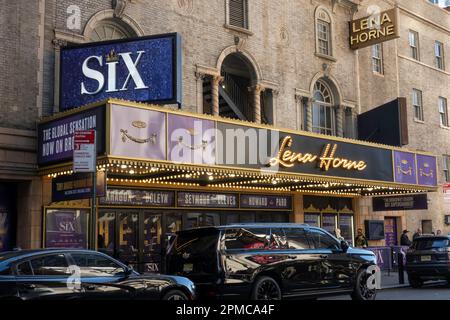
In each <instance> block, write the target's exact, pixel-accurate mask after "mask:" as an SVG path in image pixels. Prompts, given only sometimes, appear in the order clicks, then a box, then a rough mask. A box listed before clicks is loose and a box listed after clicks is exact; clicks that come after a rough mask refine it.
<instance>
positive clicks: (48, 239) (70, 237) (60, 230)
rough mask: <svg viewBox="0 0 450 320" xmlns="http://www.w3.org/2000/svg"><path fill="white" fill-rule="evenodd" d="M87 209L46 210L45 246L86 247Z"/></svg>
mask: <svg viewBox="0 0 450 320" xmlns="http://www.w3.org/2000/svg"><path fill="white" fill-rule="evenodd" d="M88 217H89V210H77V209H64V210H59V209H58V210H56V209H55V210H50V209H49V210H47V212H46V217H45V218H46V220H45V226H46V229H45V247H46V248H72V249H86V248H87V244H88Z"/></svg>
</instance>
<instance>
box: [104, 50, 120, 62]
mask: <svg viewBox="0 0 450 320" xmlns="http://www.w3.org/2000/svg"><path fill="white" fill-rule="evenodd" d="M117 61H119V56H118V55H117V53H116V51H115V50H114V49H111V51H110V52H109V53H108V54H107V55H106V62H117Z"/></svg>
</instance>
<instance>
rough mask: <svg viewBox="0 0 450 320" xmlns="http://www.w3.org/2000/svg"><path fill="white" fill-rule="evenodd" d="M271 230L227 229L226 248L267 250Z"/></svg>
mask: <svg viewBox="0 0 450 320" xmlns="http://www.w3.org/2000/svg"><path fill="white" fill-rule="evenodd" d="M269 235H270V233H269V230H268V229H266V228H262V229H261V228H251V229H247V228H235V229H227V230H226V232H225V236H224V246H225V249H227V250H233V249H247V250H256V249H265V248H266V247H267V244H268V239H267V238H268V236H269Z"/></svg>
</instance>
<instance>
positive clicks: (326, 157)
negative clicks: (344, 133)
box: [270, 136, 367, 171]
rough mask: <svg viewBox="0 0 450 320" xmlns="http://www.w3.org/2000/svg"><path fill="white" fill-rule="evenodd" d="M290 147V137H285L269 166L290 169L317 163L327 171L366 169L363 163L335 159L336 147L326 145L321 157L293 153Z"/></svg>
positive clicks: (335, 145) (334, 145)
mask: <svg viewBox="0 0 450 320" xmlns="http://www.w3.org/2000/svg"><path fill="white" fill-rule="evenodd" d="M291 146H292V137H290V136H287V137H285V138H284V140H283V142H282V143H281V148H280V151H279V152H278V155H277V156H276V157H275V158H272V159H271V160H270V166H276V165H278V164H279V165H281V166H282V167H284V168H292V167H293V166H294V165H295V164H302V163H303V164H305V163H313V162H318V163H319V168H320V169H322V170H324V171H328V170H330V168H334V169H336V168H342V169H346V170H357V171H363V170H365V169H366V168H367V164H366V162H365V161H352V160H348V159H344V158H338V157H336V152H337V148H338V145H337V144H333V146H332V145H331V144H327V145H326V146H325V148H324V150H323V153H322V156H318V155H312V154H310V153H295V152H293V151H291V150H289V148H290V147H291Z"/></svg>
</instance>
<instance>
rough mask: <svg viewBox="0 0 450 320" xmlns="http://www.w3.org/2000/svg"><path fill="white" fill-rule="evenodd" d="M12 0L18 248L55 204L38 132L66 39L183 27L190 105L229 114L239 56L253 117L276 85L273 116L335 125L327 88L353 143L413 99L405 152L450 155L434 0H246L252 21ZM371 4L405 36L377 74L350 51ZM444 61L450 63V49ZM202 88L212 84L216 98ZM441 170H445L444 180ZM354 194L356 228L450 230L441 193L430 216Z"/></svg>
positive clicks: (1, 83) (185, 10) (4, 165)
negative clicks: (39, 163) (375, 207)
mask: <svg viewBox="0 0 450 320" xmlns="http://www.w3.org/2000/svg"><path fill="white" fill-rule="evenodd" d="M3 2H4V4H3V6H2V8H3V9H4V10H2V12H0V17H1V18H2V19H1V20H0V21H1V25H0V27H1V28H0V34H1V39H2V43H1V44H0V53H1V54H0V67H1V70H2V72H1V73H0V105H1V106H2V109H1V113H0V128H1V129H0V164H1V167H0V174H1V175H0V179H2V181H4V184H5V185H9V184H10V183H13V185H14V188H16V190H17V197H16V203H15V207H16V209H15V210H16V212H17V215H18V219H17V220H16V221H19V226H18V227H17V228H16V229H17V235H16V238H17V242H16V244H17V245H19V246H22V247H39V246H41V225H42V206H44V205H47V204H48V203H44V202H46V201H43V199H42V198H43V196H42V191H41V190H42V188H43V184H44V183H48V181H47V182H45V181H44V182H42V180H41V179H40V178H39V177H37V175H36V174H37V173H36V160H35V149H36V146H35V143H36V142H35V140H36V133H35V132H36V131H35V128H36V123H37V121H38V120H39V119H40V118H42V117H44V116H48V115H52V114H53V113H55V112H58V111H59V103H58V100H59V83H58V81H59V80H58V75H59V71H60V70H59V61H58V58H59V52H60V48H61V47H62V46H65V45H67V44H79V43H86V42H91V41H100V40H111V39H116V38H125V37H139V36H144V35H151V34H162V33H170V32H178V33H180V34H181V36H182V39H183V47H182V54H183V104H182V109H183V110H186V111H191V112H198V113H203V112H209V113H213V114H220V110H219V94H218V92H219V89H220V88H219V86H220V85H221V83H222V82H221V81H223V72H222V70H223V66H224V64H225V61H226V60H227V58H228V57H229V56H230V55H235V56H236V57H239V58H240V61H241V62H243V63H244V64H245V65H246V66H247V68H248V70H249V72H248V78H249V79H248V80H249V85H248V87H249V92H250V99H252V101H253V107H254V110H253V111H252V112H253V114H252V115H251V116H252V118H251V120H253V121H256V122H261V121H264V120H263V119H262V118H264V117H263V115H262V113H264V110H261V108H264V107H263V106H262V105H261V101H262V100H261V95H262V94H264V93H266V92H270V95H269V96H270V101H268V102H267V103H265V104H264V105H265V106H266V108H267V106H269V107H268V108H269V109H270V110H265V112H266V115H265V118H266V120H267V119H269V120H268V122H269V123H271V124H273V125H274V126H276V127H279V128H289V129H299V130H308V131H312V130H319V132H320V130H326V128H325V129H323V128H316V127H317V125H315V122H314V115H313V111H312V105H313V104H314V103H315V102H316V100H315V99H316V98H317V97H315V92H316V91H317V85H318V83H320V84H322V85H323V87H324V88H325V91H326V92H327V93H328V94H329V95H330V96H331V98H330V100H329V101H324V104H325V105H327V106H329V107H330V110H332V112H333V120H332V123H331V124H330V130H332V131H333V132H332V134H335V135H338V136H344V137H349V138H354V137H355V130H354V119H355V117H356V115H357V114H360V113H362V112H365V111H367V110H370V109H372V108H374V107H377V106H379V105H381V104H383V103H385V102H387V101H390V100H393V99H395V98H397V97H403V96H404V97H407V99H408V108H409V109H408V112H409V113H408V115H409V116H408V126H409V141H410V143H409V145H407V146H406V147H408V148H410V149H418V150H424V151H430V152H433V153H435V154H438V155H445V154H450V144H449V142H448V141H449V137H450V131H449V130H448V128H441V126H440V125H439V112H438V107H437V99H438V97H439V96H441V97H444V98H447V99H450V92H449V90H450V89H449V88H450V86H449V83H450V82H449V72H448V69H447V71H445V70H438V69H437V68H435V67H433V66H434V60H433V58H434V54H433V48H434V42H435V41H436V40H439V41H440V42H442V43H443V44H444V46H445V47H444V51H443V52H444V53H446V52H449V51H450V48H449V47H448V46H449V43H450V41H449V31H450V19H449V13H448V12H446V11H444V10H442V9H439V8H438V7H436V6H432V5H431V4H429V3H428V1H425V0H419V1H409V0H397V1H393V0H373V1H372V0H371V1H368V0H366V1H351V0H297V1H291V0H282V1H271V0H262V1H253V0H250V1H243V3H246V10H245V11H246V16H245V20H246V21H245V24H244V25H243V27H237V26H236V25H233V23H231V22H230V21H231V20H232V19H233V18H234V16H233V14H234V13H233V12H230V0H214V1H207V0H184V1H181V0H170V1H149V0H114V1H111V0H80V1H73V0H36V1H26V0H17V1H3ZM369 5H377V6H379V7H380V8H381V9H382V10H385V9H389V8H393V7H395V6H398V7H399V11H400V16H401V20H400V21H401V26H400V32H401V37H400V38H399V39H397V40H393V41H389V42H386V43H384V44H383V70H384V72H383V74H382V75H379V74H375V73H374V72H373V71H372V56H371V53H372V51H371V48H365V49H361V50H358V51H353V50H350V48H349V43H348V36H349V27H348V22H349V21H351V20H352V19H354V18H359V17H363V16H366V15H368V14H367V12H368V7H369ZM319 20H320V21H322V22H323V25H324V26H325V27H324V28H329V29H328V30H327V32H328V39H326V41H325V42H326V44H324V42H323V41H322V42H320V40H319V38H320V37H319V35H318V28H317V25H318V21H319ZM409 29H414V30H415V31H417V32H418V33H419V35H420V49H421V52H420V56H421V58H420V61H414V60H413V59H411V58H410V57H409V45H408V30H409ZM324 45H325V46H327V48H326V50H325V51H326V53H324V51H323V50H324V48H323V46H324ZM321 46H322V47H321ZM444 60H445V61H444V65H445V66H446V67H447V68H448V66H450V61H449V55H444ZM230 68H232V66H231V67H230ZM205 86H206V87H209V88H210V97H209V98H207V97H205ZM413 88H416V89H420V90H422V92H423V107H424V117H425V120H424V123H422V122H417V121H414V118H413V116H412V115H413V113H412V111H411V108H412V106H411V96H412V94H411V90H412V89H413ZM206 95H207V94H206ZM168 107H172V106H168ZM173 107H174V108H175V107H176V106H173ZM327 110H328V109H327ZM441 171H442V170H441ZM443 177H444V175H443V172H440V175H439V179H440V180H439V182H440V184H441V185H442V184H443V183H444V181H443ZM299 201H300V200H299ZM355 201H356V203H357V206H356V207H357V211H358V212H359V214H360V215H359V218H357V219H356V225H357V227H362V225H363V222H364V219H366V218H376V219H383V217H384V216H393V217H397V218H398V221H399V230H400V229H403V228H408V229H415V228H417V227H418V226H419V225H420V223H421V221H422V220H432V223H433V229H438V228H440V229H444V228H445V227H444V221H443V216H444V213H445V212H448V213H449V214H450V204H445V202H444V197H443V193H442V189H440V190H439V193H436V194H431V195H430V201H429V205H430V209H429V210H428V211H424V212H396V213H394V212H386V213H384V214H381V213H373V212H372V209H371V199H370V198H361V199H357V200H355ZM298 220H299V221H301V216H299V217H298ZM400 226H401V228H400ZM445 231H446V232H447V231H450V228H448V229H445ZM374 244H383V243H381V242H380V243H374Z"/></svg>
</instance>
